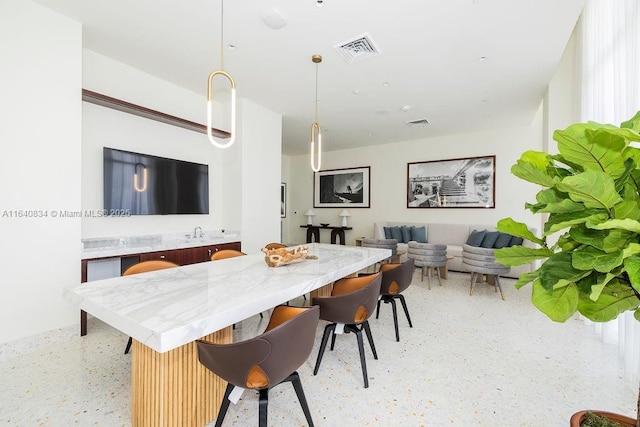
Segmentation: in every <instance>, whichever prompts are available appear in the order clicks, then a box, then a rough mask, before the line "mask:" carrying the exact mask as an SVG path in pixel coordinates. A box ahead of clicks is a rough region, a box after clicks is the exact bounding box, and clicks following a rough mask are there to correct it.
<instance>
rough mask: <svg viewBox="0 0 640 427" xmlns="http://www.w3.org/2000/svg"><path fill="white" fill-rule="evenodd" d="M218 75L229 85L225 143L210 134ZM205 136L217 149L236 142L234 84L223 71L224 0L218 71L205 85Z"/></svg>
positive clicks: (212, 74) (221, 16)
mask: <svg viewBox="0 0 640 427" xmlns="http://www.w3.org/2000/svg"><path fill="white" fill-rule="evenodd" d="M218 75H219V76H223V77H226V79H227V80H229V84H230V85H231V130H230V137H229V139H228V141H226V142H225V143H220V142H218V141H217V140H216V138H215V137H214V136H213V134H212V121H213V118H212V115H213V78H214V77H215V76H218ZM207 136H208V137H209V141H211V143H212V144H213V145H214V146H215V147H218V148H229V147H231V146H232V145H233V143H234V141H235V140H236V82H235V80H234V79H233V77H231V74H229V73H227V72H226V71H224V0H220V69H219V70H215V71H212V72H211V74H209V81H208V84H207Z"/></svg>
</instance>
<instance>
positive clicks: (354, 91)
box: [351, 89, 360, 95]
mask: <svg viewBox="0 0 640 427" xmlns="http://www.w3.org/2000/svg"><path fill="white" fill-rule="evenodd" d="M351 93H352V94H354V95H360V89H354V90H352V91H351Z"/></svg>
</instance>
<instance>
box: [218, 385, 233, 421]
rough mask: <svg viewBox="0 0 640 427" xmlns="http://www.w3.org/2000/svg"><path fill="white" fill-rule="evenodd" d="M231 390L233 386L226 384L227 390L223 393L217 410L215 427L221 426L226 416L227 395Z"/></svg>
mask: <svg viewBox="0 0 640 427" xmlns="http://www.w3.org/2000/svg"><path fill="white" fill-rule="evenodd" d="M232 390H233V384H229V383H227V388H226V389H225V391H224V397H223V398H222V403H221V404H220V409H219V410H218V417H217V418H216V425H215V427H220V426H222V421H224V417H225V415H227V409H229V395H230V394H231V391H232Z"/></svg>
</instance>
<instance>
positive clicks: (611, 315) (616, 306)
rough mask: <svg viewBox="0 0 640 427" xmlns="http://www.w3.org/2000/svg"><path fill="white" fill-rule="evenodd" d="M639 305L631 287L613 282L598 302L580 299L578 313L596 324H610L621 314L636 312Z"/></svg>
mask: <svg viewBox="0 0 640 427" xmlns="http://www.w3.org/2000/svg"><path fill="white" fill-rule="evenodd" d="M638 303H640V300H638V298H637V297H636V295H635V294H634V292H633V290H632V289H631V288H630V287H629V286H627V285H623V284H621V283H619V282H618V281H616V280H613V281H611V282H610V283H609V284H608V285H607V286H606V287H604V289H603V290H602V293H601V294H600V297H599V298H598V299H597V300H596V301H593V300H592V299H591V298H580V299H579V301H578V311H579V312H580V313H581V314H582V315H583V316H585V317H586V318H587V319H589V320H592V321H594V322H608V321H609V320H613V319H615V318H616V317H618V315H619V314H620V313H623V312H625V311H628V310H635V309H636V308H637V307H638Z"/></svg>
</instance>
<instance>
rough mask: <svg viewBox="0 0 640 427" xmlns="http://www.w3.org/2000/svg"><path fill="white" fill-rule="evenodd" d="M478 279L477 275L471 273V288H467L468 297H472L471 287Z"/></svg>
mask: <svg viewBox="0 0 640 427" xmlns="http://www.w3.org/2000/svg"><path fill="white" fill-rule="evenodd" d="M477 279H478V273H471V287H470V288H469V295H473V285H475V284H476V280H477Z"/></svg>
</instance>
